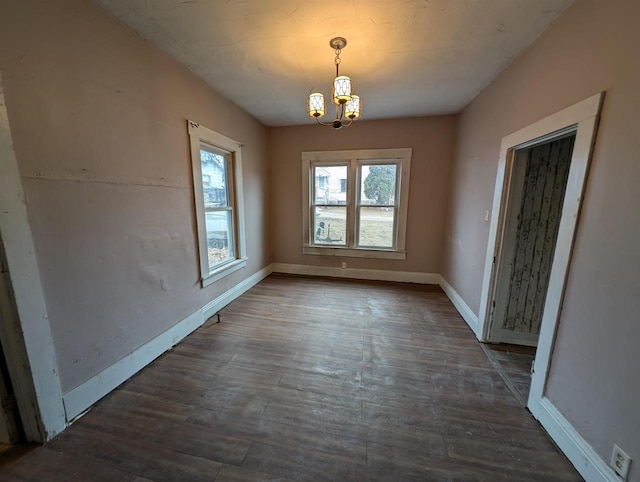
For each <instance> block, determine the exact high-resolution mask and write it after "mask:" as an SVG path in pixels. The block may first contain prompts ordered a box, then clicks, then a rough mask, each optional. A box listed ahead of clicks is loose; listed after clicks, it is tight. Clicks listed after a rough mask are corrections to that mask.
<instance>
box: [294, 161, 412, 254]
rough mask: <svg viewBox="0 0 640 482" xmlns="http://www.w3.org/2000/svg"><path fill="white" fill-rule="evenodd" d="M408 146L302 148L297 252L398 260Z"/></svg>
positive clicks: (403, 232)
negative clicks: (300, 225) (300, 248)
mask: <svg viewBox="0 0 640 482" xmlns="http://www.w3.org/2000/svg"><path fill="white" fill-rule="evenodd" d="M410 167H411V149H373V150H354V151H315V152H303V153H302V201H303V214H302V218H303V221H302V222H303V252H304V253H305V254H316V255H333V256H354V257H372V258H389V259H404V258H405V255H406V252H405V239H406V223H407V201H408V197H409V175H410Z"/></svg>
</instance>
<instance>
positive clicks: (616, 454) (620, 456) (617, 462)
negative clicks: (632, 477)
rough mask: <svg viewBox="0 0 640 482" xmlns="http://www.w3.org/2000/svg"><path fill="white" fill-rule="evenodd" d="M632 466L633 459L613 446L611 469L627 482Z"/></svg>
mask: <svg viewBox="0 0 640 482" xmlns="http://www.w3.org/2000/svg"><path fill="white" fill-rule="evenodd" d="M630 465H631V457H629V456H628V455H627V454H626V453H625V452H624V450H622V449H621V448H620V447H618V446H617V445H616V444H613V453H612V454H611V467H613V470H615V471H616V474H618V475H619V476H620V477H622V478H623V479H624V480H627V475H629V466H630Z"/></svg>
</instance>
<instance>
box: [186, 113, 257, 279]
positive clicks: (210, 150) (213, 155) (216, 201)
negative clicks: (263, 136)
mask: <svg viewBox="0 0 640 482" xmlns="http://www.w3.org/2000/svg"><path fill="white" fill-rule="evenodd" d="M188 128H189V136H190V139H191V164H192V168H193V183H194V194H195V204H196V225H197V229H198V248H199V253H200V277H201V282H202V285H203V286H207V285H209V284H211V283H213V282H214V281H216V280H218V279H220V278H222V277H223V276H226V275H228V274H230V273H232V272H234V271H236V270H238V269H240V268H242V267H244V266H245V265H246V257H245V254H244V253H245V243H244V222H243V212H242V158H241V145H240V144H239V143H238V142H236V141H234V140H232V139H229V138H228V137H225V136H223V135H221V134H218V133H217V132H214V131H212V130H211V129H207V128H206V127H203V126H201V125H199V124H197V123H195V122H192V121H188Z"/></svg>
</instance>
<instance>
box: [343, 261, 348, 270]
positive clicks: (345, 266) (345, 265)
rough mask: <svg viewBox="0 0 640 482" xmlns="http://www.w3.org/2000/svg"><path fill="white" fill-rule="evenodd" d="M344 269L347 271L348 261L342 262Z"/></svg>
mask: <svg viewBox="0 0 640 482" xmlns="http://www.w3.org/2000/svg"><path fill="white" fill-rule="evenodd" d="M342 269H347V262H346V261H343V262H342Z"/></svg>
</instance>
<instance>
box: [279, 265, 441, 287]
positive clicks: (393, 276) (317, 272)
mask: <svg viewBox="0 0 640 482" xmlns="http://www.w3.org/2000/svg"><path fill="white" fill-rule="evenodd" d="M272 267H273V272H274V273H286V274H298V275H307V276H327V277H331V278H350V279H363V280H374V281H395V282H399V283H417V284H427V285H437V284H438V282H439V281H440V275H439V274H436V273H417V272H410V271H388V270H380V269H360V268H334V267H328V266H308V265H302V264H286V263H273V264H272Z"/></svg>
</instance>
